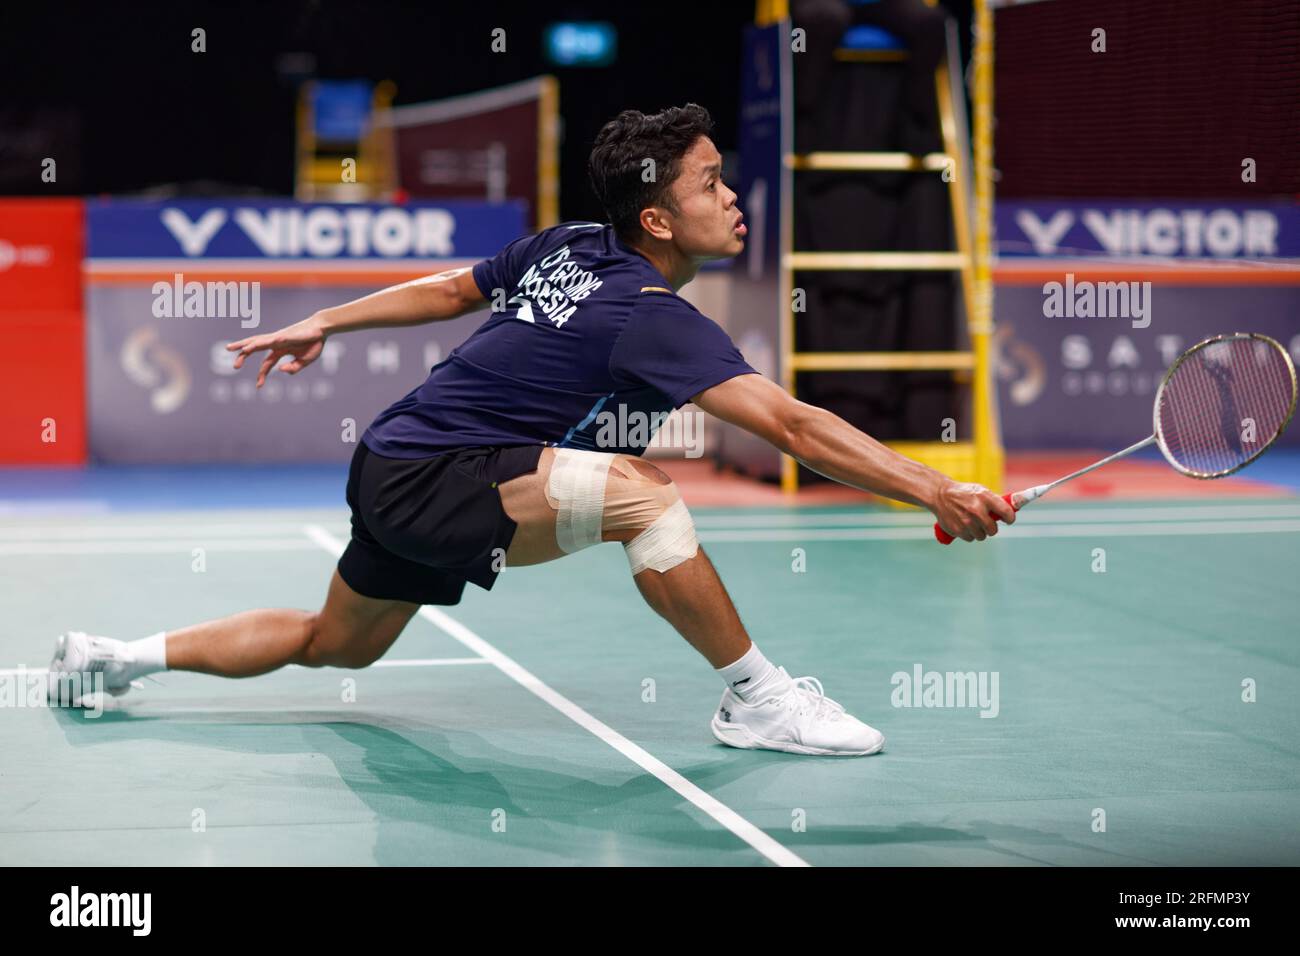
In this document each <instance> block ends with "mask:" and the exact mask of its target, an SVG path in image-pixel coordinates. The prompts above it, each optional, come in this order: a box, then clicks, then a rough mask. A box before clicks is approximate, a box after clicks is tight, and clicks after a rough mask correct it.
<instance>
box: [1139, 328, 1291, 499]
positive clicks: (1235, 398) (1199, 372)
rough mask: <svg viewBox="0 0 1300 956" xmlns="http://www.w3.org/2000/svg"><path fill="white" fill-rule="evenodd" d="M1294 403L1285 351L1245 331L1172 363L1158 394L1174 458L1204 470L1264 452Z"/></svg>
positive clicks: (1226, 467)
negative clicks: (1173, 366) (1178, 363)
mask: <svg viewBox="0 0 1300 956" xmlns="http://www.w3.org/2000/svg"><path fill="white" fill-rule="evenodd" d="M1294 407H1295V378H1294V373H1293V371H1292V366H1291V364H1290V362H1289V360H1288V359H1287V356H1286V354H1285V353H1284V352H1282V350H1281V348H1280V347H1278V346H1276V345H1275V344H1272V343H1271V342H1270V341H1265V340H1262V339H1257V338H1252V337H1250V336H1244V335H1243V336H1238V337H1232V338H1227V339H1224V340H1222V341H1217V342H1213V343H1211V344H1209V345H1206V346H1205V347H1203V348H1200V349H1198V350H1197V351H1195V352H1193V353H1192V354H1191V355H1189V356H1187V358H1186V359H1185V360H1184V361H1183V362H1182V363H1181V364H1180V365H1179V366H1178V368H1177V369H1175V370H1174V372H1173V374H1172V375H1171V376H1170V377H1169V380H1168V381H1167V382H1166V383H1165V386H1164V389H1163V391H1162V394H1161V400H1160V405H1159V406H1158V408H1157V429H1158V430H1159V432H1160V435H1161V438H1162V440H1163V444H1164V448H1165V452H1166V455H1167V456H1168V457H1169V459H1170V460H1171V461H1172V462H1173V463H1174V464H1175V465H1177V466H1178V467H1180V468H1182V469H1183V470H1185V471H1187V472H1189V473H1191V474H1194V475H1197V476H1200V477H1208V476H1211V475H1219V474H1224V473H1226V472H1230V471H1235V470H1236V469H1238V468H1240V467H1241V466H1243V465H1245V464H1246V463H1247V462H1249V461H1250V460H1251V459H1253V458H1255V457H1256V456H1257V455H1259V454H1260V453H1262V452H1263V451H1264V449H1265V448H1267V447H1268V445H1269V443H1270V442H1272V440H1273V439H1274V438H1275V437H1276V436H1277V435H1278V433H1279V432H1280V431H1281V429H1282V428H1283V427H1284V426H1285V425H1286V422H1287V420H1288V419H1289V418H1290V415H1291V412H1292V410H1293V409H1294Z"/></svg>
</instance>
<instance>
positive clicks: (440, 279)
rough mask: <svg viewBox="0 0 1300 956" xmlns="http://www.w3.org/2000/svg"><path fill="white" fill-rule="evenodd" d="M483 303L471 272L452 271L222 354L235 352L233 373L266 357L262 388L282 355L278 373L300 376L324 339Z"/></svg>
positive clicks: (434, 318) (453, 313)
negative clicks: (252, 359)
mask: <svg viewBox="0 0 1300 956" xmlns="http://www.w3.org/2000/svg"><path fill="white" fill-rule="evenodd" d="M484 301H485V300H484V298H483V293H482V292H480V291H479V288H478V285H477V284H476V283H475V282H474V276H473V275H472V273H471V270H469V269H452V270H450V271H448V272H440V273H438V274H437V275H432V276H425V277H424V278H421V279H413V280H412V281H410V282H403V283H402V284H401V285H395V286H390V287H389V288H387V289H381V290H380V291H379V292H375V293H372V294H370V295H367V296H363V297H362V298H360V299H354V300H353V301H351V302H346V303H344V304H343V305H336V306H334V307H332V308H329V309H322V310H321V311H319V312H317V313H315V314H314V315H310V316H308V317H307V318H305V319H303V320H302V321H301V322H295V323H294V324H293V325H290V326H286V327H285V328H283V329H280V330H279V331H278V332H267V333H266V334H264V335H252V336H249V337H248V338H246V339H240V340H239V341H238V342H231V343H230V344H229V345H227V346H226V349H227V350H228V351H231V352H238V353H239V354H238V355H236V356H235V368H242V367H243V364H244V359H246V358H247V357H248V356H250V355H253V354H256V353H257V352H267V353H268V354H267V355H266V357H265V358H264V359H263V360H262V366H261V368H260V369H258V373H257V387H258V388H261V387H262V384H263V383H264V382H265V381H266V376H267V374H268V373H269V372H270V371H271V369H273V368H275V364H276V362H278V361H280V359H282V358H284V357H285V356H286V355H289V356H292V358H291V359H290V360H289V361H288V362H285V363H284V364H283V365H281V366H280V371H282V372H288V373H289V374H290V375H294V374H296V373H297V372H301V371H302V370H303V369H304V368H306V367H307V366H308V365H310V364H311V363H312V362H314V361H316V359H317V358H319V357H320V353H321V350H322V349H323V348H324V347H325V339H326V338H328V337H329V336H331V335H337V334H338V333H340V332H351V331H353V330H355V329H377V328H386V327H392V326H400V325H421V324H423V323H425V322H439V321H442V320H444V319H454V318H457V317H458V316H462V315H465V314H466V313H468V312H473V311H474V310H475V309H477V308H478V307H479V306H480V305H482V304H483V302H484Z"/></svg>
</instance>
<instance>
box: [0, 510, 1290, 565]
mask: <svg viewBox="0 0 1300 956" xmlns="http://www.w3.org/2000/svg"><path fill="white" fill-rule="evenodd" d="M932 524H933V521H929V522H927V523H926V524H912V525H904V526H900V527H892V528H891V527H884V528H877V527H851V526H850V527H842V528H805V527H787V528H739V529H735V530H717V531H710V530H707V529H705V528H700V529H699V533H698V537H699V539H700V541H702V542H704V543H705V544H740V543H762V542H765V541H926V540H931V539H932V538H933V537H934V532H933V531H932ZM310 527H315V528H319V529H320V531H321V533H323V534H329V532H327V531H325V529H324V528H320V526H319V525H311V526H310ZM1297 531H1300V519H1278V520H1263V519H1261V520H1256V521H1188V522H1172V521H1169V522H1136V521H1135V522H1117V523H1113V524H1103V523H1097V524H1088V523H1081V524H1044V523H1043V522H1042V521H1040V520H1035V521H1024V519H1021V520H1020V521H1017V522H1016V525H1015V527H1013V528H1009V529H1003V533H1004V534H1005V535H1006V537H1005V538H1003V539H1002V540H1007V541H1014V540H1017V539H1021V538H1093V537H1112V538H1134V537H1137V538H1149V537H1162V536H1169V537H1182V536H1186V535H1202V534H1203V535H1217V534H1293V533H1295V532H1297ZM331 539H333V538H332V536H331ZM318 545H319V542H317V545H313V544H312V543H310V542H307V541H303V540H302V539H300V538H289V539H285V538H232V539H230V540H227V541H215V540H214V541H203V540H202V539H191V540H187V541H67V542H40V541H25V542H0V557H15V556H24V555H26V556H33V557H36V556H41V555H90V554H191V553H192V552H193V550H194V549H195V548H198V547H201V548H203V549H204V550H205V551H207V552H212V553H214V554H235V553H239V552H259V551H260V552H277V551H313V550H315V548H316V546H318Z"/></svg>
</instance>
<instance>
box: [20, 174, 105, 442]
mask: <svg viewBox="0 0 1300 956" xmlns="http://www.w3.org/2000/svg"><path fill="white" fill-rule="evenodd" d="M82 236H83V211H82V202H81V200H80V199H0V329H3V332H4V335H3V341H4V347H5V361H4V374H3V375H0V464H30V465H73V464H81V463H83V462H84V461H85V460H86V397H85V396H86V374H85V340H84V325H83V321H82V295H81V261H82V243H83V238H82Z"/></svg>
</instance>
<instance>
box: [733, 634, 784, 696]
mask: <svg viewBox="0 0 1300 956" xmlns="http://www.w3.org/2000/svg"><path fill="white" fill-rule="evenodd" d="M716 670H717V672H718V674H719V675H721V677H722V679H723V680H724V681H726V682H727V686H728V687H730V688H731V691H732V693H734V694H735V695H736V696H738V697H739V698H740V699H741V700H743V701H745V702H746V703H751V702H753V701H755V700H758V699H759V697H760V696H761V694H762V693H763V692H765V691H767V690H769V689H770V688H771V686H772V684H773V682H780V681H784V680H787V678H786V677H784V676H783V675H782V674H781V672H780V671H779V670H777V669H776V668H775V667H774V666H773V665H772V662H771V661H769V660H768V659H767V658H766V657H764V656H763V652H762V651H760V650H759V649H758V645H757V644H751V645H750V647H749V650H748V651H746V652H745V655H744V656H743V657H741V658H740V660H738V661H735V662H734V663H731V664H728V665H727V666H726V667H719V668H716Z"/></svg>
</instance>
